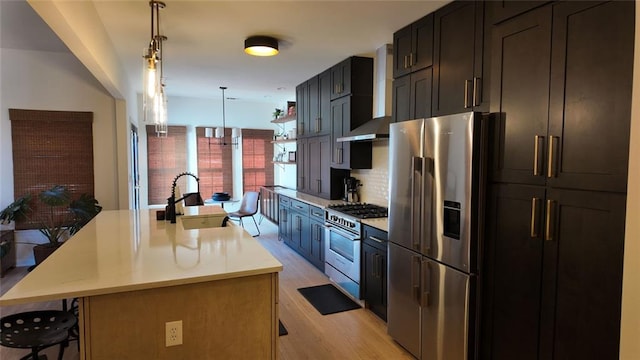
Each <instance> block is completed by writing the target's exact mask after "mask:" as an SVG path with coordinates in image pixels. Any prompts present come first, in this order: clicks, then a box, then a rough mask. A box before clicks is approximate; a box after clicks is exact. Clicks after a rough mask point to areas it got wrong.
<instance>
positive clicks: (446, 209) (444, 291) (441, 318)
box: [387, 112, 486, 360]
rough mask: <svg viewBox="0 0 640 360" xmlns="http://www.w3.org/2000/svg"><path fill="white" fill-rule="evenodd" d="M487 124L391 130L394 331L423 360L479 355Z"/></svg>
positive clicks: (454, 119)
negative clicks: (479, 285)
mask: <svg viewBox="0 0 640 360" xmlns="http://www.w3.org/2000/svg"><path fill="white" fill-rule="evenodd" d="M485 123H486V121H485V119H483V117H482V115H481V114H478V113H473V112H470V113H463V114H456V115H448V116H441V117H434V118H428V119H419V120H411V121H404V122H400V123H395V124H391V126H390V140H389V262H388V323H387V325H388V333H389V335H390V336H391V337H392V338H393V339H395V340H396V341H397V342H398V343H399V344H400V345H402V346H403V347H404V348H405V349H407V350H408V351H409V352H411V353H412V354H413V355H414V356H415V357H417V358H419V359H425V360H427V359H428V360H435V359H442V360H445V359H446V360H455V359H473V358H475V357H476V344H477V341H476V336H477V331H476V325H477V320H476V317H477V311H476V307H477V305H478V301H477V300H476V297H477V291H476V290H477V289H476V288H477V286H478V280H479V279H478V274H477V270H478V269H477V267H478V262H479V261H478V256H479V254H478V248H479V245H478V242H479V241H480V234H481V231H482V226H481V223H482V213H483V212H482V211H481V206H482V204H483V203H484V199H483V196H484V191H483V189H484V181H483V178H484V173H485V167H486V166H485V163H486V161H485V158H486V156H485V148H486V141H485V140H484V139H485V133H486V131H485V128H486V125H485Z"/></svg>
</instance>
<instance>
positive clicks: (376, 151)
mask: <svg viewBox="0 0 640 360" xmlns="http://www.w3.org/2000/svg"><path fill="white" fill-rule="evenodd" d="M372 156H373V159H372V166H371V169H366V170H351V176H353V177H355V178H356V179H358V180H360V182H361V183H362V187H361V188H360V201H361V202H366V203H371V204H376V205H380V206H385V207H386V206H389V141H387V140H381V141H374V143H373V153H372Z"/></svg>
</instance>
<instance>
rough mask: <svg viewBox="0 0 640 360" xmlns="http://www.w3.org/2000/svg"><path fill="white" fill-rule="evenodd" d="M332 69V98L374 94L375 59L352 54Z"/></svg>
mask: <svg viewBox="0 0 640 360" xmlns="http://www.w3.org/2000/svg"><path fill="white" fill-rule="evenodd" d="M330 71H331V100H335V99H337V98H340V97H343V96H346V95H372V94H373V59H372V58H366V57H359V56H352V57H350V58H347V59H345V60H343V61H342V62H340V63H338V64H336V65H334V66H332V67H331V69H330Z"/></svg>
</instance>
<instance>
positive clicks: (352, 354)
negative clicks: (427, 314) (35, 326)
mask: <svg viewBox="0 0 640 360" xmlns="http://www.w3.org/2000/svg"><path fill="white" fill-rule="evenodd" d="M248 224H249V225H248V227H249V232H253V231H254V229H253V227H252V225H253V224H250V223H248ZM260 231H261V233H262V235H261V236H260V237H257V238H256V239H257V240H258V241H259V242H260V243H261V244H262V245H263V246H264V247H265V248H267V249H268V250H269V251H270V252H271V253H272V254H273V256H275V257H276V258H277V259H278V260H279V261H280V262H281V263H282V264H283V265H284V270H283V271H282V272H281V273H280V284H279V286H280V299H279V300H280V307H279V312H280V320H281V321H282V323H283V324H284V326H285V327H286V328H287V331H288V332H289V334H288V335H286V336H282V337H280V343H279V354H280V357H279V358H280V359H281V360H300V359H385V360H386V359H412V357H411V355H409V353H407V352H406V351H405V350H403V349H402V348H401V347H400V346H399V345H398V344H396V343H395V342H394V341H393V340H392V339H391V338H390V337H389V335H387V333H386V324H385V323H384V321H382V320H381V319H379V318H378V317H377V316H376V315H374V314H373V313H372V312H370V311H369V310H366V309H357V310H351V311H345V312H341V313H337V314H331V315H325V316H323V315H321V314H320V313H319V312H318V311H317V310H316V309H315V308H314V307H313V306H311V304H309V303H308V302H307V300H306V299H305V298H304V297H303V296H302V295H301V294H300V293H299V292H298V291H297V289H298V288H302V287H307V286H314V285H321V284H326V283H329V280H328V278H327V277H326V276H325V275H324V274H323V273H321V272H320V271H319V270H317V269H316V268H315V267H313V266H312V265H311V264H310V263H308V262H307V261H306V260H305V259H304V258H302V257H301V256H300V255H298V254H297V253H295V252H294V251H293V250H291V249H290V248H289V247H287V246H286V245H285V244H284V243H282V242H280V241H278V236H277V232H278V228H277V226H275V225H274V224H271V223H270V222H269V221H267V220H266V219H265V220H263V221H262V223H261V224H260ZM26 274H27V270H26V267H25V268H22V267H19V268H15V269H12V270H11V271H10V272H9V273H8V274H7V275H6V276H5V277H4V278H2V279H0V293H2V294H3V293H4V292H6V291H7V290H8V289H10V288H11V287H12V286H13V285H14V284H15V283H17V282H18V281H20V279H22V277H24V276H25V275H26ZM60 308H61V302H60V301H55V302H47V303H36V304H28V305H16V306H3V307H0V316H5V315H9V314H13V313H17V312H22V311H31V310H36V309H60ZM57 352H58V347H57V346H56V347H54V348H50V349H47V350H45V351H44V352H43V353H44V354H47V357H48V358H49V359H55V358H57ZM26 353H27V351H25V350H19V349H10V348H6V347H0V359H2V360H13V359H19V358H20V357H22V356H24V355H25V354H26ZM214 358H215V356H214V355H212V357H211V359H214ZM64 359H65V360H77V359H79V354H78V351H77V348H76V343H75V342H74V343H72V344H71V346H70V347H68V348H67V349H66V350H65V356H64ZM136 360H137V359H136Z"/></svg>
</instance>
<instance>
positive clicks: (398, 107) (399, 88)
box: [392, 75, 413, 122]
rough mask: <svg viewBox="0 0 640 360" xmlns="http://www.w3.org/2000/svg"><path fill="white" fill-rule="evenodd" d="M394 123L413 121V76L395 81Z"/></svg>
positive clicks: (406, 76)
mask: <svg viewBox="0 0 640 360" xmlns="http://www.w3.org/2000/svg"><path fill="white" fill-rule="evenodd" d="M392 91H393V100H392V102H393V110H392V111H393V121H394V122H400V121H405V120H411V119H412V118H413V117H412V116H411V75H405V76H402V77H399V78H396V79H394V80H393V90H392Z"/></svg>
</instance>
